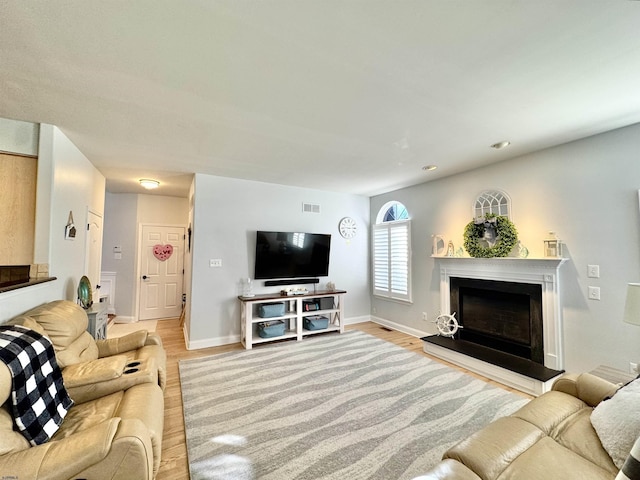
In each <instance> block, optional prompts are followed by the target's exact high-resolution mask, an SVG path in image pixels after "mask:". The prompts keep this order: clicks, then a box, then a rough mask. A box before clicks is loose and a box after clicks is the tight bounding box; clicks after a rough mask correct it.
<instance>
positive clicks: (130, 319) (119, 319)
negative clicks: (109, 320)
mask: <svg viewBox="0 0 640 480" xmlns="http://www.w3.org/2000/svg"><path fill="white" fill-rule="evenodd" d="M137 321H138V320H137V319H136V317H124V316H122V315H116V316H115V317H114V318H113V323H136V322H137Z"/></svg>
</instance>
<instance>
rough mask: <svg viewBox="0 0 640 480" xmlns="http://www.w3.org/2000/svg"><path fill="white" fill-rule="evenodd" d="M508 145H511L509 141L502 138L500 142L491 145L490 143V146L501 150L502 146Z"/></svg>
mask: <svg viewBox="0 0 640 480" xmlns="http://www.w3.org/2000/svg"><path fill="white" fill-rule="evenodd" d="M509 145H511V142H508V141H507V140H504V141H502V142H498V143H494V144H493V145H491V148H495V149H496V150H502V149H503V148H505V147H508V146H509Z"/></svg>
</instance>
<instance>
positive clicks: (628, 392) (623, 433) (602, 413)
mask: <svg viewBox="0 0 640 480" xmlns="http://www.w3.org/2000/svg"><path fill="white" fill-rule="evenodd" d="M591 424H592V425H593V428H594V429H595V431H596V432H597V434H598V437H599V438H600V442H601V443H602V446H603V447H604V449H605V450H606V451H607V452H608V453H609V455H610V456H611V458H612V459H613V463H615V464H616V466H617V467H618V468H622V465H623V464H624V462H625V460H626V458H627V456H628V455H629V452H630V451H631V447H632V446H633V444H634V443H635V441H636V439H637V438H638V437H639V436H640V379H638V380H634V381H632V382H631V383H629V384H627V385H625V386H624V387H622V388H621V389H620V390H618V391H617V392H616V393H615V395H614V396H613V397H611V398H610V399H608V400H605V401H603V402H600V404H598V406H596V408H594V409H593V413H592V414H591Z"/></svg>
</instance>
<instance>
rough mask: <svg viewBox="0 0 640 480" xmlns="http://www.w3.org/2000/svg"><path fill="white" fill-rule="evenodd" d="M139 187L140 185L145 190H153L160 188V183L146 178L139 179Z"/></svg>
mask: <svg viewBox="0 0 640 480" xmlns="http://www.w3.org/2000/svg"><path fill="white" fill-rule="evenodd" d="M140 185H142V186H143V187H144V188H146V189H147V190H153V189H154V188H158V187H159V186H160V182H159V181H157V180H149V179H148V178H141V179H140Z"/></svg>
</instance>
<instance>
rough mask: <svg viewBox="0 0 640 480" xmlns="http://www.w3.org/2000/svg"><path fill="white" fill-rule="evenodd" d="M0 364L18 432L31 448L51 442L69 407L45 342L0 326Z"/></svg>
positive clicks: (20, 329)
mask: <svg viewBox="0 0 640 480" xmlns="http://www.w3.org/2000/svg"><path fill="white" fill-rule="evenodd" d="M0 360H1V361H3V362H4V363H6V365H7V367H9V370H10V371H11V375H12V377H13V386H12V391H11V403H12V407H13V418H14V421H15V424H16V426H17V427H18V430H19V431H20V432H21V433H22V434H23V435H24V436H25V437H26V438H27V440H29V443H31V445H34V446H35V445H40V444H42V443H45V442H47V441H49V439H51V437H52V436H53V434H54V433H56V432H57V431H58V428H60V425H61V424H62V420H64V417H65V416H66V415H67V412H68V411H69V409H70V408H71V406H72V405H73V400H71V398H70V397H69V394H68V393H67V390H66V389H65V388H64V384H63V383H62V372H61V371H60V368H59V367H58V364H57V362H56V357H55V352H54V350H53V345H52V344H51V342H50V341H49V339H48V338H47V337H45V336H43V335H40V334H39V333H38V332H36V331H34V330H30V329H28V328H25V327H22V326H19V325H0Z"/></svg>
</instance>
